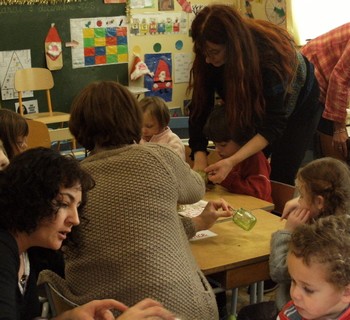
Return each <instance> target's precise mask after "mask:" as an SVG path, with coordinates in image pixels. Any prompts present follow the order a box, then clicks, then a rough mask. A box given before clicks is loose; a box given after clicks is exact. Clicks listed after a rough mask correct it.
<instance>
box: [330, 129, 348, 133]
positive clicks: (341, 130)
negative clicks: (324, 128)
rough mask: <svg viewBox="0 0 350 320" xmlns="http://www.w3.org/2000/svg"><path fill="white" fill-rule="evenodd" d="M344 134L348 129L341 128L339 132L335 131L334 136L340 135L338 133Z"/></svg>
mask: <svg viewBox="0 0 350 320" xmlns="http://www.w3.org/2000/svg"><path fill="white" fill-rule="evenodd" d="M343 132H346V128H340V129H338V130H334V131H333V134H338V133H343Z"/></svg>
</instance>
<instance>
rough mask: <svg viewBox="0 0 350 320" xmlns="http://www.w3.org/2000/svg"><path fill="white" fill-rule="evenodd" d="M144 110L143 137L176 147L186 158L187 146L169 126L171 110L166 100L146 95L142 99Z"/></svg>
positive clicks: (144, 141)
mask: <svg viewBox="0 0 350 320" xmlns="http://www.w3.org/2000/svg"><path fill="white" fill-rule="evenodd" d="M140 106H141V109H142V111H143V125H142V138H141V141H140V144H144V143H146V142H154V143H164V144H166V145H168V146H169V147H171V148H172V149H174V150H175V151H176V153H177V154H179V156H180V157H181V158H182V159H183V160H185V146H184V144H183V143H182V141H181V139H180V138H179V137H178V136H177V135H176V134H175V133H174V132H172V131H171V129H170V128H169V127H168V124H169V121H170V112H169V109H168V106H167V105H166V103H165V101H164V100H163V99H162V98H159V97H145V98H143V99H142V100H141V101H140Z"/></svg>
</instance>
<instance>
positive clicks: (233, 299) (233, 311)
mask: <svg viewBox="0 0 350 320" xmlns="http://www.w3.org/2000/svg"><path fill="white" fill-rule="evenodd" d="M237 299H238V288H234V289H232V296H231V310H230V318H229V319H230V320H233V319H236V314H237ZM232 316H233V317H234V318H231V317H232Z"/></svg>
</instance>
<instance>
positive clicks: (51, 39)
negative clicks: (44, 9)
mask: <svg viewBox="0 0 350 320" xmlns="http://www.w3.org/2000/svg"><path fill="white" fill-rule="evenodd" d="M45 55H46V65H47V68H48V69H49V70H60V69H62V67H63V59H62V41H61V38H60V36H59V34H58V32H57V29H56V27H55V24H54V23H51V28H50V30H49V32H48V33H47V36H46V39H45Z"/></svg>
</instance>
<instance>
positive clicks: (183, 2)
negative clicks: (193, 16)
mask: <svg viewBox="0 0 350 320" xmlns="http://www.w3.org/2000/svg"><path fill="white" fill-rule="evenodd" d="M177 2H178V3H179V5H180V6H181V8H182V11H184V12H188V13H192V7H191V3H190V2H188V1H187V0H177Z"/></svg>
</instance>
